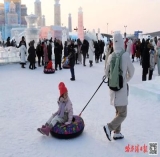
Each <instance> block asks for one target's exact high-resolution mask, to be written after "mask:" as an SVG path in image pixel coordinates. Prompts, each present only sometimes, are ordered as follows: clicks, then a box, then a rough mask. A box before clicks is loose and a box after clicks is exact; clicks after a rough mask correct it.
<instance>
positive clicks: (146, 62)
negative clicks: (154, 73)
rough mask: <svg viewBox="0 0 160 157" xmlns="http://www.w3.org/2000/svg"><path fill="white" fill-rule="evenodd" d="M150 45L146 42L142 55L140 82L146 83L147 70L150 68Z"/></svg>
mask: <svg viewBox="0 0 160 157" xmlns="http://www.w3.org/2000/svg"><path fill="white" fill-rule="evenodd" d="M150 48H151V45H150V43H149V39H147V40H146V43H145V47H144V50H143V53H142V69H143V72H142V81H146V76H147V74H148V70H149V67H150V55H149V51H150Z"/></svg>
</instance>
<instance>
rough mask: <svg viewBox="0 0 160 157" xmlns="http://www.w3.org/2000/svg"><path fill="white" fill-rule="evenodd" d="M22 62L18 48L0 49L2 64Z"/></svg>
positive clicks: (0, 62) (0, 61)
mask: <svg viewBox="0 0 160 157" xmlns="http://www.w3.org/2000/svg"><path fill="white" fill-rule="evenodd" d="M14 62H20V56H19V49H18V48H16V47H12V46H10V47H5V48H4V47H0V64H2V63H14Z"/></svg>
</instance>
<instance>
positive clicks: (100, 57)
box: [99, 53, 102, 61]
mask: <svg viewBox="0 0 160 157" xmlns="http://www.w3.org/2000/svg"><path fill="white" fill-rule="evenodd" d="M99 59H100V61H102V53H101V54H100V56H99Z"/></svg>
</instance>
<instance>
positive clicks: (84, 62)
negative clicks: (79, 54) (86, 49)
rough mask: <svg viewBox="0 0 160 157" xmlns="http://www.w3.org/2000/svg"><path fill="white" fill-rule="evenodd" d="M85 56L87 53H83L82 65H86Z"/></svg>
mask: <svg viewBox="0 0 160 157" xmlns="http://www.w3.org/2000/svg"><path fill="white" fill-rule="evenodd" d="M86 56H87V53H83V65H86Z"/></svg>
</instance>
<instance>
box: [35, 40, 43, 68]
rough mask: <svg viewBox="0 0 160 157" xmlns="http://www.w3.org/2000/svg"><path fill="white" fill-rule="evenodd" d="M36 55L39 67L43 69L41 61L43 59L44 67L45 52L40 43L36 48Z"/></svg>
mask: <svg viewBox="0 0 160 157" xmlns="http://www.w3.org/2000/svg"><path fill="white" fill-rule="evenodd" d="M36 54H37V57H38V66H39V67H41V59H42V65H43V50H42V46H41V42H39V43H38V45H37V47H36Z"/></svg>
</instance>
